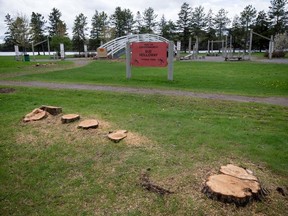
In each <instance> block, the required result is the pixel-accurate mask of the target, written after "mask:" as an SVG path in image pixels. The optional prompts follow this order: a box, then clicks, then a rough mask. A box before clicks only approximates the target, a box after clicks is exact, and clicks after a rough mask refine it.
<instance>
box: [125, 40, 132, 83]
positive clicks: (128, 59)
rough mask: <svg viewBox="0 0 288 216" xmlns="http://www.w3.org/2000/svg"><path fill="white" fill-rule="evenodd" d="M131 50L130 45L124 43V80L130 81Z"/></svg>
mask: <svg viewBox="0 0 288 216" xmlns="http://www.w3.org/2000/svg"><path fill="white" fill-rule="evenodd" d="M130 62H131V48H130V43H129V42H127V43H126V78H127V79H130V78H131V64H130Z"/></svg>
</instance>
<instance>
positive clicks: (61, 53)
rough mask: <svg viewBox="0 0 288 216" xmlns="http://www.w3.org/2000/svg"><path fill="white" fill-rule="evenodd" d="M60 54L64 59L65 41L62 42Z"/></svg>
mask: <svg viewBox="0 0 288 216" xmlns="http://www.w3.org/2000/svg"><path fill="white" fill-rule="evenodd" d="M60 55H61V59H62V60H64V58H65V51H64V44H63V43H61V44H60Z"/></svg>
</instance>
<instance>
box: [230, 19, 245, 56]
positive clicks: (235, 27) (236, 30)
mask: <svg viewBox="0 0 288 216" xmlns="http://www.w3.org/2000/svg"><path fill="white" fill-rule="evenodd" d="M244 33H245V32H244V27H243V25H242V23H241V19H240V17H239V16H238V15H236V16H235V17H234V18H233V21H232V27H231V29H230V35H231V36H232V45H233V48H234V50H233V51H234V52H235V48H243V47H244V43H243V38H244V36H245V35H244Z"/></svg>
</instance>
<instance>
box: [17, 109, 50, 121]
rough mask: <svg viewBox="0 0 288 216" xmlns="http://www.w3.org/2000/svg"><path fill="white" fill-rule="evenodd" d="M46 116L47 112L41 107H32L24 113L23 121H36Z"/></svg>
mask: <svg viewBox="0 0 288 216" xmlns="http://www.w3.org/2000/svg"><path fill="white" fill-rule="evenodd" d="M47 116H48V114H47V112H46V111H44V110H41V109H38V108H37V109H34V110H33V111H32V112H31V113H28V114H27V115H25V117H24V119H23V121H24V122H30V121H38V120H41V119H44V118H46V117H47Z"/></svg>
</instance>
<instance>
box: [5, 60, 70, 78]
mask: <svg viewBox="0 0 288 216" xmlns="http://www.w3.org/2000/svg"><path fill="white" fill-rule="evenodd" d="M38 58H40V57H38ZM41 59H43V57H42V58H41ZM38 60H39V59H38ZM36 65H37V66H36ZM71 67H73V63H72V62H71V61H53V62H46V61H38V62H35V61H30V62H24V61H15V58H14V56H1V57H0V79H3V78H7V77H13V76H19V75H24V74H25V75H26V74H33V73H43V72H49V71H55V70H63V69H68V68H71Z"/></svg>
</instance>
